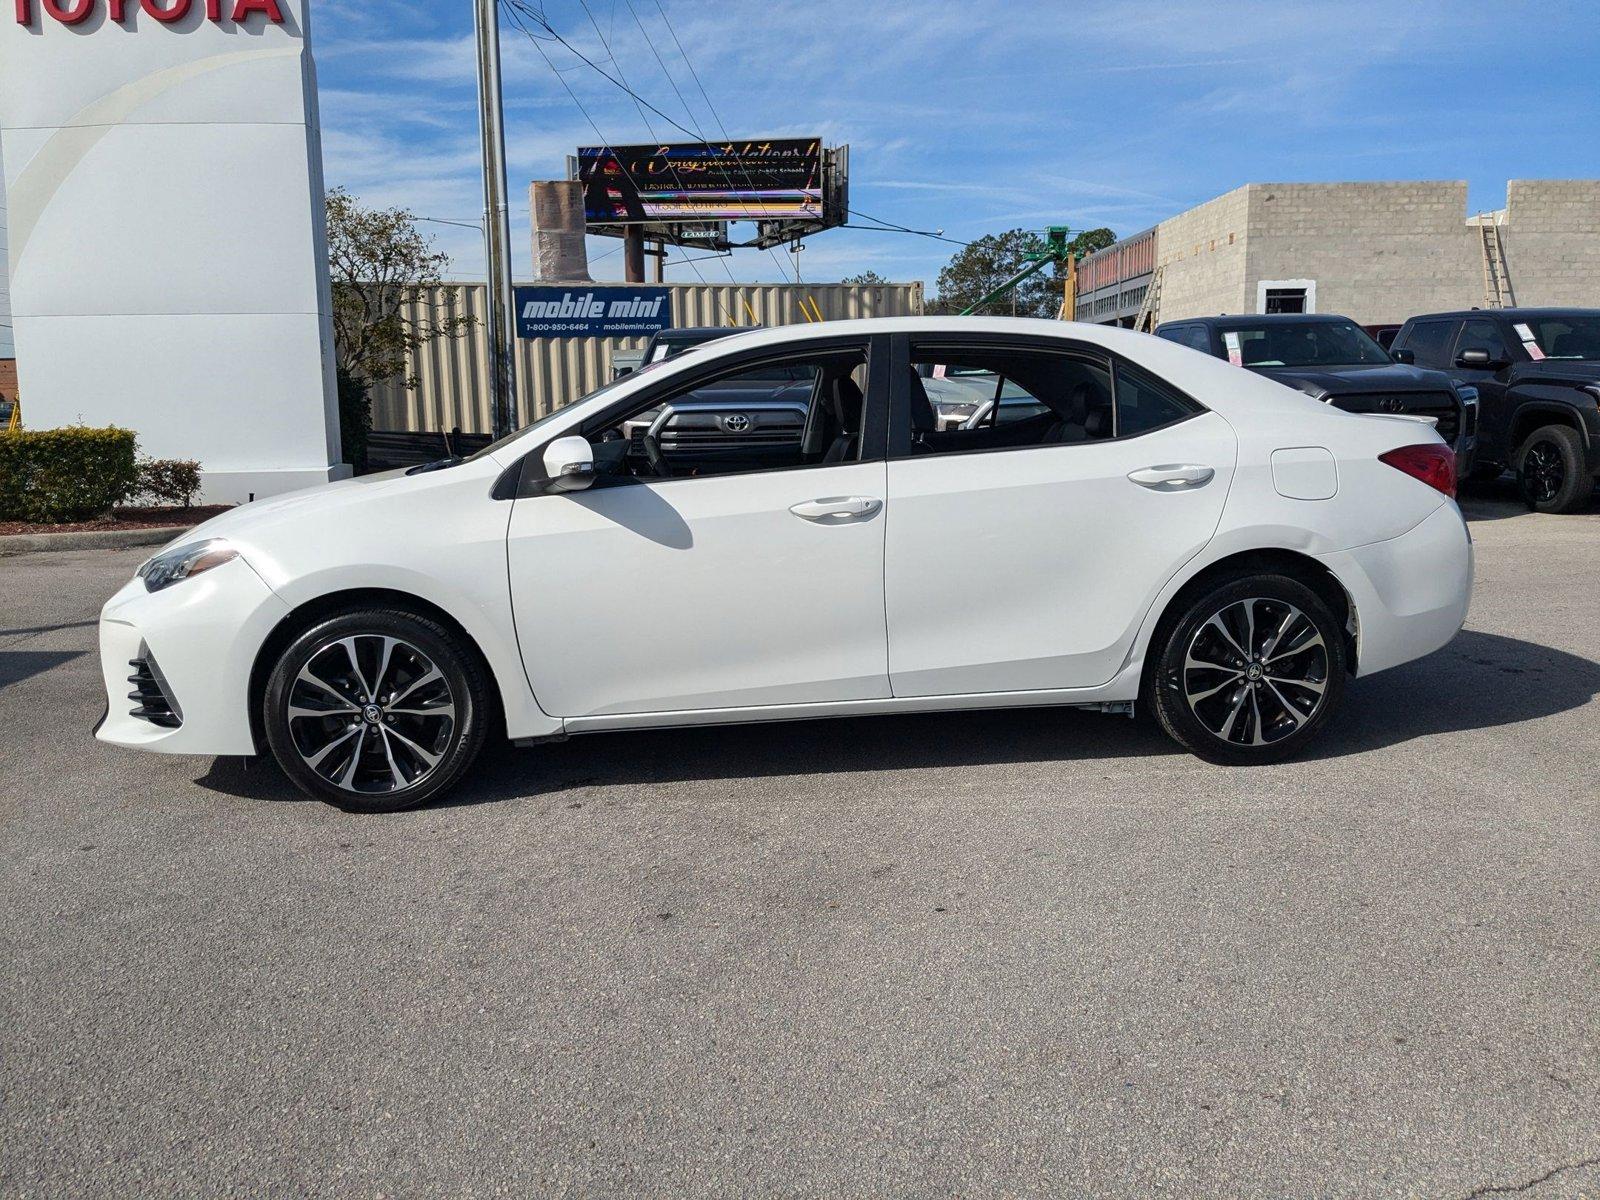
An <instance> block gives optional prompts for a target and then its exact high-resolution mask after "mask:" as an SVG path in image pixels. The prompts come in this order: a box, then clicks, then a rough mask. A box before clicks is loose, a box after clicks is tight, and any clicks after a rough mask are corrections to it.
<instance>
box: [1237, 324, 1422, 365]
mask: <svg viewBox="0 0 1600 1200" xmlns="http://www.w3.org/2000/svg"><path fill="white" fill-rule="evenodd" d="M1222 344H1223V346H1224V348H1225V349H1226V350H1227V353H1228V361H1229V362H1231V363H1233V364H1234V365H1235V366H1243V367H1348V366H1357V365H1360V364H1364V363H1387V362H1393V361H1394V360H1393V359H1391V358H1390V357H1389V354H1388V351H1386V350H1385V349H1384V348H1383V347H1382V346H1380V345H1378V343H1377V342H1375V341H1373V340H1372V339H1371V338H1370V337H1368V336H1367V335H1366V334H1365V333H1363V332H1362V331H1361V327H1360V326H1359V325H1357V324H1356V323H1355V322H1354V321H1306V322H1295V323H1293V324H1288V323H1285V324H1282V325H1278V324H1272V325H1259V326H1256V327H1255V328H1245V329H1227V330H1224V331H1223V333H1222Z"/></svg>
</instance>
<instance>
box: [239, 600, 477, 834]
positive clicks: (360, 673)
mask: <svg viewBox="0 0 1600 1200" xmlns="http://www.w3.org/2000/svg"><path fill="white" fill-rule="evenodd" d="M262 704H263V710H262V727H263V728H264V729H265V730H266V734H267V744H268V745H269V746H270V747H271V749H272V754H273V757H274V758H276V759H277V760H278V765H279V766H281V767H282V768H283V771H284V774H286V775H288V776H289V778H290V779H291V780H292V781H293V782H294V784H295V786H297V787H298V788H299V789H300V790H301V791H303V792H305V793H306V794H307V795H310V796H313V797H315V798H316V799H318V800H323V801H326V802H327V803H329V804H332V805H335V806H337V807H339V808H342V809H344V810H345V811H347V812H362V813H384V812H398V811H400V810H401V809H406V808H414V807H416V806H417V805H419V804H424V803H426V802H427V801H429V800H434V799H437V798H438V797H440V796H442V795H444V793H445V792H447V791H449V790H450V789H451V788H452V787H454V786H455V785H456V783H458V782H459V781H460V779H461V777H462V775H464V774H465V773H466V771H467V768H468V767H470V766H471V765H472V761H473V759H475V758H477V756H478V751H479V750H481V749H482V748H483V743H484V740H485V735H486V732H487V727H488V724H489V714H490V704H491V700H490V692H489V687H488V681H487V679H486V676H485V672H484V669H483V667H482V666H481V665H480V664H479V662H478V658H477V656H476V654H475V653H473V652H472V651H471V650H469V649H467V648H465V647H463V646H462V645H461V644H460V641H459V639H458V638H457V637H456V635H454V634H452V633H451V632H450V631H449V630H447V629H445V628H444V627H443V626H442V625H440V624H438V623H437V622H435V621H431V620H429V619H427V618H426V617H421V616H417V615H416V614H414V613H409V612H404V611H401V610H398V609H364V610H360V611H354V612H347V613H341V614H339V615H337V616H333V617H329V618H327V619H326V620H323V621H320V622H318V623H317V624H316V625H313V626H312V627H311V628H310V629H307V630H306V631H305V632H304V633H302V634H300V636H299V637H297V638H295V639H294V641H293V642H291V643H290V644H289V646H288V648H287V649H285V650H284V651H283V653H282V655H281V656H280V657H279V659H278V662H277V664H276V665H275V666H274V667H273V670H272V674H271V676H270V677H269V678H268V680H267V687H266V693H265V695H264V697H263V700H262ZM324 714H325V715H324Z"/></svg>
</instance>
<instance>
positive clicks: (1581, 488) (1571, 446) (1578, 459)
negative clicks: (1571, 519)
mask: <svg viewBox="0 0 1600 1200" xmlns="http://www.w3.org/2000/svg"><path fill="white" fill-rule="evenodd" d="M1583 466H1584V464H1583V438H1582V436H1581V435H1580V434H1579V433H1578V431H1577V430H1576V429H1574V428H1572V426H1570V425H1546V426H1544V427H1543V428H1542V429H1535V430H1534V431H1533V432H1532V433H1531V434H1530V435H1529V436H1528V440H1527V441H1525V442H1523V443H1522V448H1521V449H1520V450H1519V451H1518V452H1517V485H1518V487H1520V488H1521V489H1522V499H1523V500H1524V501H1525V502H1526V503H1527V505H1528V507H1529V508H1531V509H1532V510H1533V511H1534V512H1545V513H1569V512H1576V511H1577V510H1578V509H1580V508H1582V507H1583V506H1584V504H1585V503H1586V502H1587V501H1588V499H1589V493H1590V492H1592V491H1593V490H1594V480H1593V479H1591V478H1590V477H1589V474H1588V472H1586V471H1585V470H1584V469H1583Z"/></svg>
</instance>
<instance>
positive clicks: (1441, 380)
mask: <svg viewBox="0 0 1600 1200" xmlns="http://www.w3.org/2000/svg"><path fill="white" fill-rule="evenodd" d="M1249 369H1250V370H1252V371H1254V372H1255V373H1256V374H1257V375H1265V376H1266V377H1267V378H1268V379H1276V380H1277V381H1278V382H1279V383H1282V384H1286V385H1287V386H1289V387H1296V386H1297V385H1299V384H1301V383H1309V384H1313V385H1315V386H1316V388H1317V390H1318V391H1323V392H1327V393H1328V395H1330V396H1349V395H1359V394H1360V393H1362V392H1389V393H1394V392H1448V391H1449V390H1450V377H1449V376H1448V375H1446V374H1445V373H1444V372H1443V371H1428V370H1424V369H1423V368H1422V367H1413V366H1410V365H1408V364H1406V363H1358V364H1355V365H1352V366H1348V367H1251V368H1249ZM1302 390H1303V389H1302Z"/></svg>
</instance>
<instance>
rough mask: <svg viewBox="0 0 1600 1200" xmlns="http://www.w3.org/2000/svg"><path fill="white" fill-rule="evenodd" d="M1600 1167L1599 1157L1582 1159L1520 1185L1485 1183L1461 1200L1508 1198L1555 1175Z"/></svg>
mask: <svg viewBox="0 0 1600 1200" xmlns="http://www.w3.org/2000/svg"><path fill="white" fill-rule="evenodd" d="M1597 1166H1600V1157H1595V1158H1583V1159H1579V1160H1578V1161H1577V1162H1570V1163H1562V1164H1561V1165H1560V1166H1559V1167H1551V1168H1550V1169H1549V1170H1548V1171H1546V1172H1545V1173H1544V1174H1543V1175H1536V1176H1534V1177H1533V1178H1532V1179H1529V1180H1525V1181H1524V1182H1522V1183H1486V1184H1484V1185H1483V1186H1482V1187H1480V1188H1474V1189H1473V1190H1472V1191H1470V1192H1468V1193H1467V1194H1466V1195H1465V1196H1464V1197H1462V1200H1477V1197H1479V1196H1510V1195H1514V1194H1516V1193H1517V1192H1526V1191H1529V1190H1531V1189H1533V1188H1536V1187H1538V1186H1539V1185H1540V1184H1541V1183H1549V1182H1550V1181H1551V1180H1552V1179H1554V1178H1555V1177H1556V1176H1557V1175H1564V1174H1566V1173H1567V1172H1568V1171H1581V1170H1582V1169H1583V1168H1585V1167H1597Z"/></svg>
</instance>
